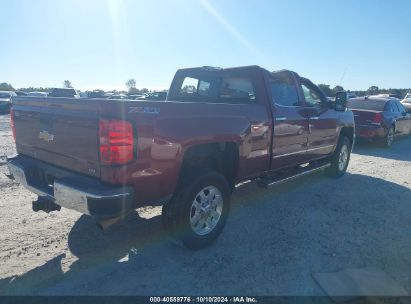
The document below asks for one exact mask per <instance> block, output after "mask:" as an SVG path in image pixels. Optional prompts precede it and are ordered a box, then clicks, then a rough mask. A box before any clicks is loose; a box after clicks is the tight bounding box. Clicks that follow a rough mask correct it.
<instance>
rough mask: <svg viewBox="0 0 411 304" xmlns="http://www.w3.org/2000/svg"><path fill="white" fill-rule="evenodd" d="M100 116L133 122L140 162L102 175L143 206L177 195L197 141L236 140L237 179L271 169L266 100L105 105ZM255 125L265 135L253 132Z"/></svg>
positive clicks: (108, 168)
mask: <svg viewBox="0 0 411 304" xmlns="http://www.w3.org/2000/svg"><path fill="white" fill-rule="evenodd" d="M101 117H108V118H110V117H115V118H123V119H126V120H128V121H130V122H132V123H133V124H134V126H135V133H136V137H137V145H136V155H137V157H136V160H135V161H134V162H132V163H131V164H129V165H128V166H122V167H118V168H113V167H102V168H101V178H102V179H103V180H104V181H106V182H110V183H113V184H118V183H124V184H130V185H132V186H133V187H134V189H135V193H136V201H138V203H139V204H142V203H147V204H149V203H150V204H155V203H157V202H159V201H161V200H162V199H163V198H167V197H169V196H170V195H171V194H172V193H173V191H174V189H175V187H176V184H177V182H178V177H179V174H180V170H181V166H182V162H183V159H184V155H185V153H186V151H187V150H188V149H189V148H190V147H192V146H195V145H201V144H207V143H216V142H231V143H235V144H237V145H238V148H239V165H238V172H237V181H239V180H242V179H245V178H247V177H251V176H253V175H255V174H259V173H261V172H264V171H266V170H267V169H268V167H269V158H270V140H269V139H270V138H271V120H270V119H269V115H268V113H267V109H266V106H265V105H263V104H211V103H190V102H170V101H167V102H141V101H139V102H124V103H123V106H121V107H118V105H116V104H107V105H106V106H105V107H102V112H101ZM252 126H254V128H253V127H252ZM255 126H258V127H261V128H263V129H264V130H265V132H264V134H260V132H255V131H253V130H255V129H256V127H255ZM258 127H257V128H258Z"/></svg>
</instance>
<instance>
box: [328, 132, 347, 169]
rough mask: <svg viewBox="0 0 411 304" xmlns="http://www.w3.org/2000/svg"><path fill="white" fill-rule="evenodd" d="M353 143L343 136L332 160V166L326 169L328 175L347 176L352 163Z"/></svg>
mask: <svg viewBox="0 0 411 304" xmlns="http://www.w3.org/2000/svg"><path fill="white" fill-rule="evenodd" d="M350 156H351V141H350V140H349V139H348V137H346V136H341V138H340V140H339V141H338V145H337V148H336V149H335V152H334V155H333V156H332V158H331V166H330V167H328V168H327V169H326V173H327V174H328V175H329V176H331V177H340V176H343V175H344V174H345V172H346V171H347V168H348V163H349V162H350Z"/></svg>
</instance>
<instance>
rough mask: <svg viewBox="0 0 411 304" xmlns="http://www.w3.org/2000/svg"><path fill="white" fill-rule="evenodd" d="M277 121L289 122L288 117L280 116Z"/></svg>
mask: <svg viewBox="0 0 411 304" xmlns="http://www.w3.org/2000/svg"><path fill="white" fill-rule="evenodd" d="M275 120H276V121H285V120H287V117H285V116H278V117H276V118H275Z"/></svg>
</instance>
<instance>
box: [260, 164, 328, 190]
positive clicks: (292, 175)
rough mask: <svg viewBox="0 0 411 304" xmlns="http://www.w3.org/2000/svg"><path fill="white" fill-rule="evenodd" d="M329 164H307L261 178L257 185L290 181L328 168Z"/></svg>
mask: <svg viewBox="0 0 411 304" xmlns="http://www.w3.org/2000/svg"><path fill="white" fill-rule="evenodd" d="M330 166H331V164H330V163H326V164H324V163H321V164H315V165H309V166H307V167H303V168H299V169H296V170H295V171H292V172H289V173H286V174H281V175H278V176H273V177H266V178H261V179H260V180H259V181H258V185H259V186H260V187H263V188H266V189H268V188H270V187H273V186H277V185H280V184H282V183H285V182H288V181H291V180H293V179H296V178H299V177H301V176H304V175H308V174H311V173H314V172H317V171H320V170H323V169H325V168H328V167H330Z"/></svg>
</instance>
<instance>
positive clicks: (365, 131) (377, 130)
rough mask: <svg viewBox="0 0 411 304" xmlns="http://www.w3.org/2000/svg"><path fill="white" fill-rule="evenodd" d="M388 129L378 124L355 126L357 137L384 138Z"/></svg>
mask: <svg viewBox="0 0 411 304" xmlns="http://www.w3.org/2000/svg"><path fill="white" fill-rule="evenodd" d="M385 135H386V130H385V128H384V127H383V126H377V125H357V126H356V127H355V136H356V137H357V138H364V139H374V138H383V137H384V136H385Z"/></svg>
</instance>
